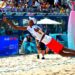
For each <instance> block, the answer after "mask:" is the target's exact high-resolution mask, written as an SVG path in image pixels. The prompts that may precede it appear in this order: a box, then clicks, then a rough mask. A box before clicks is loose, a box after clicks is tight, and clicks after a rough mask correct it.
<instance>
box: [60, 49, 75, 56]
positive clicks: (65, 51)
mask: <svg viewBox="0 0 75 75" xmlns="http://www.w3.org/2000/svg"><path fill="white" fill-rule="evenodd" d="M59 54H60V55H62V56H75V51H74V50H72V49H68V48H63V50H61V51H60V52H59Z"/></svg>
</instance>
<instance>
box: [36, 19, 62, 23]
mask: <svg viewBox="0 0 75 75" xmlns="http://www.w3.org/2000/svg"><path fill="white" fill-rule="evenodd" d="M37 24H62V23H60V22H57V21H54V20H51V19H48V18H44V19H42V20H40V21H37Z"/></svg>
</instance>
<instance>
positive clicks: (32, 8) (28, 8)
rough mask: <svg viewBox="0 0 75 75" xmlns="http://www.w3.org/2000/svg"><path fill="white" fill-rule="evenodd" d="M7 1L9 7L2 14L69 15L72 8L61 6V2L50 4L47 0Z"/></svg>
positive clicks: (56, 1) (55, 0)
mask: <svg viewBox="0 0 75 75" xmlns="http://www.w3.org/2000/svg"><path fill="white" fill-rule="evenodd" d="M29 1H30V0H20V1H19V2H16V0H7V2H6V3H7V6H6V7H5V8H3V9H1V8H0V12H10V11H11V12H47V13H69V11H70V8H69V6H68V4H67V3H64V4H61V3H60V2H59V0H54V4H50V3H49V2H47V1H46V0H43V1H40V0H33V1H32V3H30V2H29Z"/></svg>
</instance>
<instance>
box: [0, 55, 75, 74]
mask: <svg viewBox="0 0 75 75" xmlns="http://www.w3.org/2000/svg"><path fill="white" fill-rule="evenodd" d="M36 55H37V54H31V55H20V56H13V57H3V58H0V75H75V57H62V56H60V55H55V54H49V55H48V54H47V55H45V58H46V59H45V60H42V59H37V58H36ZM40 56H41V55H40Z"/></svg>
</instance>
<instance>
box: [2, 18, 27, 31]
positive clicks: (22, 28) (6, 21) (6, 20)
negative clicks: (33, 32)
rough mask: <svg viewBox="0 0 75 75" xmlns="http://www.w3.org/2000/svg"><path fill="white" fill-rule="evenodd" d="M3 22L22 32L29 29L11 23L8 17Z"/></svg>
mask: <svg viewBox="0 0 75 75" xmlns="http://www.w3.org/2000/svg"><path fill="white" fill-rule="evenodd" d="M3 22H5V23H6V24H8V25H9V26H11V27H13V28H14V29H15V30H22V31H25V30H27V27H22V26H16V25H14V24H13V23H12V22H11V21H9V20H8V19H7V18H6V17H3Z"/></svg>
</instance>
